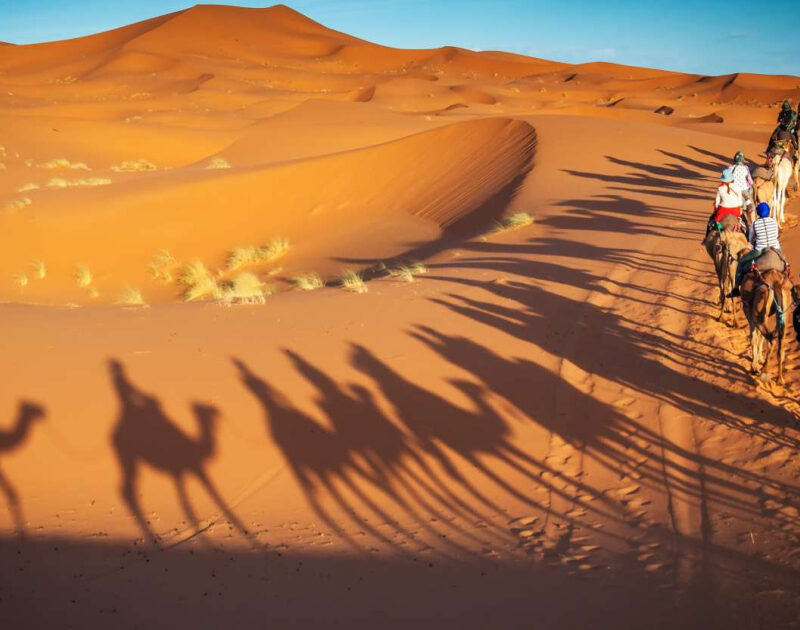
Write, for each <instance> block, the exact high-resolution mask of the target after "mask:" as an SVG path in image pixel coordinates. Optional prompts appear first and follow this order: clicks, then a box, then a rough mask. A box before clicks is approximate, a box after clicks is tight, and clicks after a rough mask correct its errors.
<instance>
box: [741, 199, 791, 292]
mask: <svg viewBox="0 0 800 630" xmlns="http://www.w3.org/2000/svg"><path fill="white" fill-rule="evenodd" d="M756 214H757V215H758V218H757V219H756V220H755V221H753V224H752V225H751V226H750V229H749V230H748V234H747V240H748V241H749V242H750V246H751V248H752V249H750V251H749V252H747V253H746V254H744V255H743V256H740V257H739V262H738V263H737V265H736V280H735V283H734V285H733V291H731V292H730V294H729V295H728V297H736V296H738V295H739V285H740V284H741V282H742V277H743V276H744V274H746V273H747V272H748V271H749V270H750V267H751V263H752V261H754V260H755V259H756V258H758V257H759V256H761V255H762V254H764V253H765V252H766V251H767V250H769V249H772V250H775V251H776V252H777V254H778V256H780V258H781V260H783V263H784V265H786V258H785V257H784V255H783V250H782V249H781V241H780V236H779V235H780V229H779V227H778V222H777V221H776V220H775V219H773V218H772V217H771V216H769V215H770V208H769V204H767V203H764V202H762V203H760V204H758V206H756Z"/></svg>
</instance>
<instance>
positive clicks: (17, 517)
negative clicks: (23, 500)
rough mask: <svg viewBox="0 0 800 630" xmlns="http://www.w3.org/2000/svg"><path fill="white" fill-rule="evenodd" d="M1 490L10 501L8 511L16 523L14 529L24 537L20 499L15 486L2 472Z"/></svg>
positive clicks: (0, 473) (0, 478)
mask: <svg viewBox="0 0 800 630" xmlns="http://www.w3.org/2000/svg"><path fill="white" fill-rule="evenodd" d="M0 490H2V491H3V494H5V495H6V500H7V501H8V511H9V512H11V520H12V521H13V522H14V529H15V530H16V532H17V534H19V535H20V536H22V535H23V534H24V533H25V519H24V518H23V517H22V508H21V507H20V505H19V497H18V496H17V492H16V491H15V490H14V486H12V485H11V482H10V481H9V480H8V479H7V478H6V476H5V475H4V474H3V471H2V470H0Z"/></svg>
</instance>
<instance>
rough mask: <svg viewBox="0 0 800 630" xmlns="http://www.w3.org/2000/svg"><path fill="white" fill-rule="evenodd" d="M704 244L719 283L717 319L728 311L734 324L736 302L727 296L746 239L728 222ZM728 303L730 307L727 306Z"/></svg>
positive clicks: (745, 246)
mask: <svg viewBox="0 0 800 630" xmlns="http://www.w3.org/2000/svg"><path fill="white" fill-rule="evenodd" d="M725 218H726V219H727V218H728V217H725ZM705 244H706V251H707V252H708V255H709V256H710V257H711V260H712V261H713V262H714V270H715V271H716V274H717V284H718V285H719V316H718V317H717V320H718V321H723V320H724V317H725V313H726V312H730V313H731V318H732V325H733V326H736V325H737V322H736V303H735V302H734V301H733V300H732V299H731V298H728V294H729V293H730V292H731V291H732V290H733V285H734V280H735V277H736V264H737V260H738V257H739V253H740V252H742V251H743V250H745V249H746V248H747V239H746V238H745V236H744V234H742V233H741V232H737V231H735V230H734V229H733V226H731V225H730V222H729V223H728V225H727V226H726V228H725V229H723V230H721V231H719V230H715V231H713V232H712V233H711V234H709V236H708V238H706V241H705ZM729 300H730V302H729ZM729 305H730V308H728V306H729Z"/></svg>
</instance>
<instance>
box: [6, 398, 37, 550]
mask: <svg viewBox="0 0 800 630" xmlns="http://www.w3.org/2000/svg"><path fill="white" fill-rule="evenodd" d="M44 417H45V410H44V407H41V406H40V405H37V404H36V403H34V402H30V401H22V402H20V403H19V407H18V409H17V415H16V418H15V420H14V424H13V426H12V427H11V429H10V430H8V431H0V455H2V454H3V453H9V452H12V451H14V450H17V449H19V448H21V447H22V446H23V445H24V444H25V442H26V441H27V439H28V438H29V437H30V431H31V429H32V428H33V426H34V425H35V424H36V423H37V422H39V421H41V420H42V419H43V418H44ZM0 491H2V493H3V494H4V495H5V497H6V502H7V503H8V510H9V512H10V513H11V520H12V522H13V523H14V529H15V531H16V532H17V534H18V535H19V536H23V535H24V534H25V518H24V516H23V512H22V506H21V504H20V500H19V494H18V493H17V491H16V489H15V488H14V486H13V484H12V483H11V481H10V480H9V479H8V477H6V475H5V474H4V473H3V471H2V469H0Z"/></svg>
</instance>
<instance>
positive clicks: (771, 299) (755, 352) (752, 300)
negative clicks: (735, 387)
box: [739, 269, 789, 384]
mask: <svg viewBox="0 0 800 630" xmlns="http://www.w3.org/2000/svg"><path fill="white" fill-rule="evenodd" d="M787 284H788V280H787V277H786V275H785V274H784V273H783V272H782V271H778V270H777V269H771V270H769V271H763V272H761V271H758V270H755V269H754V270H752V271H750V272H749V273H747V275H745V277H744V279H743V280H742V283H741V285H740V288H739V290H740V292H741V297H742V310H743V311H744V314H745V317H746V318H747V323H748V324H749V325H750V346H751V350H752V360H751V366H750V369H751V372H752V373H753V374H754V375H760V374H761V373H762V372H763V371H764V369H765V368H766V367H767V364H768V362H769V358H770V355H771V354H772V348H773V342H774V341H776V340H777V347H778V380H779V381H780V383H781V384H783V383H784V378H783V362H784V355H785V348H784V347H783V337H784V334H785V331H786V311H787V310H788V307H789V298H788V295H787V290H788V288H789V287H788V286H787ZM765 342H766V344H767V348H766V351H765V350H764V343H765Z"/></svg>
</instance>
